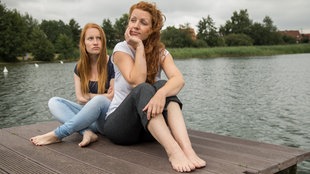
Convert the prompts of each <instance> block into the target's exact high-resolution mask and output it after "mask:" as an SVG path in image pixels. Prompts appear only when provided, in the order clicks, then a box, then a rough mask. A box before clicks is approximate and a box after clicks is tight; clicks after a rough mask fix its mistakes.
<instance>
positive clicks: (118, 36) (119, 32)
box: [113, 13, 129, 43]
mask: <svg viewBox="0 0 310 174" xmlns="http://www.w3.org/2000/svg"><path fill="white" fill-rule="evenodd" d="M128 17H129V15H128V14H127V13H125V14H123V15H122V17H120V18H119V19H116V20H115V23H114V26H113V28H114V31H115V42H116V43H117V42H120V41H122V40H124V33H125V31H126V27H127V25H128Z"/></svg>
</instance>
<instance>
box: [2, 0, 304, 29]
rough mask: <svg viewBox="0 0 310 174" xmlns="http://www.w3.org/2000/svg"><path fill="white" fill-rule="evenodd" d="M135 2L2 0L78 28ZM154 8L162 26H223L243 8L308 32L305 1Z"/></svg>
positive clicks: (204, 2)
mask: <svg viewBox="0 0 310 174" xmlns="http://www.w3.org/2000/svg"><path fill="white" fill-rule="evenodd" d="M135 2H137V1H119V0H115V1H108V0H92V1H87V0H65V1H64V0H53V1H49V0H25V1H20V0H2V3H4V4H6V6H7V8H9V9H17V10H18V11H19V12H21V13H22V14H23V13H26V12H27V13H28V14H30V15H31V16H32V17H33V18H35V19H38V20H39V21H41V20H43V19H46V20H62V21H64V22H65V23H68V22H69V20H70V19H75V20H76V21H77V22H78V23H79V25H80V26H81V27H82V26H83V25H85V24H86V23H88V22H96V23H98V24H101V23H102V21H103V19H110V20H111V21H112V22H114V21H115V19H117V18H120V17H121V16H122V15H123V14H124V13H128V10H129V8H130V6H131V5H132V4H133V3H135ZM156 5H157V7H158V8H159V9H160V10H161V11H162V12H163V13H164V15H165V16H166V23H165V26H172V25H173V26H176V27H178V26H179V25H180V24H186V23H190V26H192V27H195V26H196V25H197V24H198V22H199V20H201V19H202V18H203V17H207V16H208V15H210V17H211V18H212V19H213V21H214V22H215V24H216V26H217V27H219V26H220V25H224V24H225V22H226V21H227V20H229V19H230V17H231V16H232V14H233V12H234V11H237V12H239V11H240V10H241V9H247V10H248V13H249V17H250V19H252V20H253V21H254V22H262V20H263V19H264V17H265V16H269V17H271V19H272V20H273V22H274V25H276V26H277V27H278V29H280V30H289V29H292V30H301V29H302V30H304V31H308V32H309V33H310V23H309V22H308V18H307V17H308V16H310V10H308V9H307V8H309V7H310V1H309V0H295V1H291V0H272V1H270V0H238V1H236V0H221V1H215V0H177V1H171V0H157V1H156Z"/></svg>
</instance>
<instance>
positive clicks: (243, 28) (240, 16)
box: [219, 9, 253, 35]
mask: <svg viewBox="0 0 310 174" xmlns="http://www.w3.org/2000/svg"><path fill="white" fill-rule="evenodd" d="M252 23H253V22H252V20H250V18H249V14H248V11H247V10H246V9H245V10H240V11H239V13H238V12H237V11H234V12H233V15H232V17H231V18H230V20H228V21H226V23H225V25H224V26H220V30H219V31H220V33H221V34H222V35H228V34H231V33H235V34H247V35H248V34H250V31H251V25H252Z"/></svg>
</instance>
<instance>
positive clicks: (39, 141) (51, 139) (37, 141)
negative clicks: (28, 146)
mask: <svg viewBox="0 0 310 174" xmlns="http://www.w3.org/2000/svg"><path fill="white" fill-rule="evenodd" d="M30 141H31V142H32V143H33V144H34V145H36V146H43V145H48V144H53V143H58V142H60V140H59V139H58V138H57V137H56V135H55V133H54V131H51V132H48V133H46V134H43V135H38V136H35V137H32V138H30Z"/></svg>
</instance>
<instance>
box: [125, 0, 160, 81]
mask: <svg viewBox="0 0 310 174" xmlns="http://www.w3.org/2000/svg"><path fill="white" fill-rule="evenodd" d="M134 9H140V10H143V11H146V12H149V13H150V14H151V16H152V31H151V34H150V36H149V37H148V38H147V39H146V40H144V41H143V43H144V48H145V56H146V62H147V80H146V82H148V83H151V84H153V83H154V82H155V77H156V75H157V73H158V71H159V66H160V61H161V60H162V59H161V58H162V57H163V56H164V50H165V45H164V44H163V43H162V42H161V41H160V30H161V29H162V27H163V25H164V15H163V14H162V13H161V11H160V10H158V9H157V7H156V5H155V4H154V3H148V2H144V1H141V2H139V3H137V4H134V5H133V6H131V8H130V10H129V19H130V18H131V15H132V12H133V10H134Z"/></svg>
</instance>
